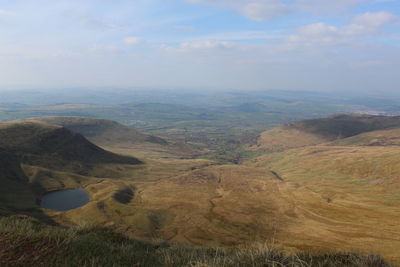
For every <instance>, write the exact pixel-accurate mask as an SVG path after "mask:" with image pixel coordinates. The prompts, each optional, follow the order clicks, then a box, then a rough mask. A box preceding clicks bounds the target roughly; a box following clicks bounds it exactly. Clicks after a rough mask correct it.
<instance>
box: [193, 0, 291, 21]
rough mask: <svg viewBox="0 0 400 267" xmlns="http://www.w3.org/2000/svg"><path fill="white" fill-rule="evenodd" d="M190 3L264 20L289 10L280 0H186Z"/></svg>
mask: <svg viewBox="0 0 400 267" xmlns="http://www.w3.org/2000/svg"><path fill="white" fill-rule="evenodd" d="M187 1H188V2H190V3H199V4H210V5H215V6H219V7H222V8H229V9H233V10H236V11H237V12H238V13H240V14H242V15H244V16H246V17H247V18H249V19H253V20H258V21H266V20H270V19H273V18H275V17H279V16H282V15H285V14H287V13H289V12H291V8H290V7H289V6H288V5H286V4H285V3H284V2H283V1H281V0H231V1H227V0H214V1H213V0H187Z"/></svg>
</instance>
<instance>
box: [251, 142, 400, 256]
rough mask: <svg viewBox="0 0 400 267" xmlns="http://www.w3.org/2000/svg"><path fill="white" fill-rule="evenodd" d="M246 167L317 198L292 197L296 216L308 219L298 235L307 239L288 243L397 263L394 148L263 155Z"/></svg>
mask: <svg viewBox="0 0 400 267" xmlns="http://www.w3.org/2000/svg"><path fill="white" fill-rule="evenodd" d="M248 164H249V165H250V166H253V167H255V168H261V169H263V170H272V171H274V172H276V173H277V174H278V175H279V176H280V177H282V178H283V179H284V181H286V182H287V183H289V184H292V185H293V186H296V187H298V188H307V189H308V190H310V191H312V192H314V194H315V195H317V196H319V197H320V201H316V202H310V201H304V200H302V199H304V196H303V195H298V194H296V193H295V194H294V199H295V201H296V202H297V210H302V211H303V212H304V216H305V218H308V219H309V222H308V223H307V224H306V226H305V228H303V231H304V230H305V229H306V230H305V232H307V234H309V233H313V236H312V237H311V238H309V239H308V240H307V241H305V242H304V241H303V242H302V241H301V240H302V238H296V240H297V241H292V242H293V243H298V245H299V246H306V245H307V244H308V246H310V247H316V246H318V244H320V243H321V242H323V243H325V246H329V244H330V246H331V247H332V248H335V247H341V248H346V247H348V248H349V249H351V248H353V249H359V250H362V251H366V250H369V251H375V252H377V253H380V254H382V255H383V256H385V257H387V258H391V259H395V260H396V261H399V260H400V258H399V254H398V251H399V249H400V226H399V224H397V223H396V222H397V221H399V220H400V215H399V214H400V208H399V207H400V198H399V195H400V191H399V188H400V179H399V177H400V167H399V166H400V148H398V147H382V146H381V147H334V146H310V147H306V148H298V149H292V150H287V151H284V152H276V153H271V154H269V155H264V156H262V157H259V158H257V159H255V160H254V161H253V162H251V163H250V162H249V163H248ZM311 228H312V229H313V230H312V231H308V230H309V229H311ZM295 229H296V228H294V229H291V228H288V236H290V237H292V238H293V237H295V236H296V231H299V232H297V233H300V231H302V230H301V228H300V227H299V228H298V229H297V230H295ZM286 242H287V241H286Z"/></svg>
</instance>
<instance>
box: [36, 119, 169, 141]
mask: <svg viewBox="0 0 400 267" xmlns="http://www.w3.org/2000/svg"><path fill="white" fill-rule="evenodd" d="M28 121H36V122H42V123H48V124H52V125H59V126H63V127H65V128H67V129H69V130H71V131H73V132H76V133H79V134H81V135H83V136H85V137H86V138H88V139H89V140H90V141H92V142H94V143H96V144H101V145H108V144H114V143H142V142H148V143H154V144H159V145H167V144H168V143H167V142H166V141H165V140H164V139H162V138H160V137H156V136H151V135H146V134H143V133H140V132H138V131H136V130H135V129H133V128H130V127H127V126H125V125H122V124H120V123H118V122H115V121H111V120H104V119H94V118H83V117H43V118H31V119H28Z"/></svg>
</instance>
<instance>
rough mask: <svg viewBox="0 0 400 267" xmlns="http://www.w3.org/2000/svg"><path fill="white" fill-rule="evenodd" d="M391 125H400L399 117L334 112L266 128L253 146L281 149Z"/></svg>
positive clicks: (274, 149) (268, 149)
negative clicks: (327, 115) (323, 116)
mask: <svg viewBox="0 0 400 267" xmlns="http://www.w3.org/2000/svg"><path fill="white" fill-rule="evenodd" d="M390 128H400V117H385V116H371V115H355V114H354V115H334V116H330V117H327V118H322V119H313V120H304V121H299V122H294V123H290V124H287V125H283V126H280V127H277V128H275V129H272V130H269V131H265V132H263V133H262V134H261V136H260V138H259V140H258V143H257V145H256V146H254V147H253V148H252V149H253V150H266V151H283V150H286V149H290V148H296V147H304V146H309V145H316V144H321V143H324V142H328V141H333V140H337V139H342V138H347V137H351V136H355V135H358V134H361V133H365V132H370V131H376V130H382V129H390Z"/></svg>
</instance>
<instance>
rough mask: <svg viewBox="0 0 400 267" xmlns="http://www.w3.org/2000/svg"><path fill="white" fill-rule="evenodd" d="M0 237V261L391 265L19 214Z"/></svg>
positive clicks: (4, 221) (217, 266) (231, 266)
mask: <svg viewBox="0 0 400 267" xmlns="http://www.w3.org/2000/svg"><path fill="white" fill-rule="evenodd" d="M0 241H1V242H0V266H143V267H147V266H149V267H150V266H166V267H179V266H182V267H183V266H188V267H189V266H190V267H224V266H225V267H241V266H251V267H269V266H276V267H278V266H283V267H285V266H293V267H310V266H326V267H331V266H332V267H333V266H348V267H350V266H354V267H356V266H357V267H358V266H361V267H367V266H371V267H372V266H374V267H383V266H384V267H389V266H392V265H391V264H389V263H387V262H385V261H384V260H383V259H382V258H380V257H379V256H376V255H360V254H353V253H331V254H298V255H287V254H285V253H284V252H283V251H278V250H275V249H271V248H270V247H268V246H266V245H259V246H256V247H251V248H250V247H246V248H236V249H229V250H227V249H217V248H191V247H185V246H182V245H177V244H169V243H166V242H163V241H160V242H153V243H143V242H140V241H136V240H132V239H129V238H128V237H126V236H124V235H122V234H120V233H116V232H114V231H113V230H111V229H108V228H103V227H99V226H96V225H93V224H88V223H83V224H80V225H78V226H75V227H70V228H62V227H57V226H49V225H45V224H42V223H41V222H39V221H37V220H35V219H32V218H30V217H22V216H13V217H7V218H0Z"/></svg>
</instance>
